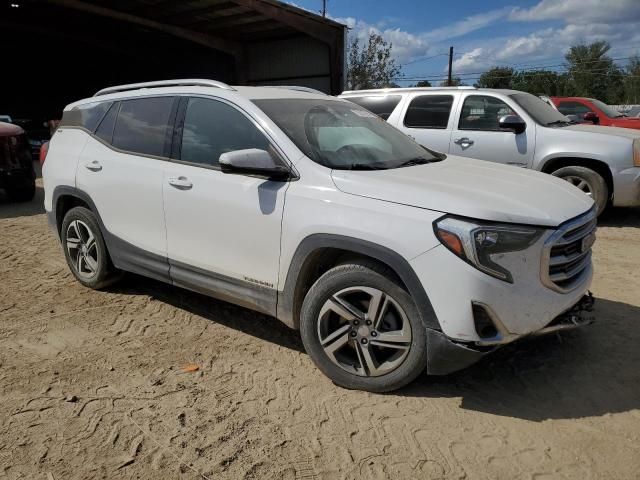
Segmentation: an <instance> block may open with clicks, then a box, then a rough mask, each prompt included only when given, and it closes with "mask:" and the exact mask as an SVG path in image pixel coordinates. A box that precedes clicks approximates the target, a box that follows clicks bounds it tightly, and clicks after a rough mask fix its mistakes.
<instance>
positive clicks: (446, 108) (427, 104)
mask: <svg viewBox="0 0 640 480" xmlns="http://www.w3.org/2000/svg"><path fill="white" fill-rule="evenodd" d="M452 104H453V95H422V96H420V97H415V98H414V99H413V100H411V103H410V104H409V108H407V113H406V114H405V116H404V126H405V127H411V128H447V124H448V123H449V114H450V113H451V105H452Z"/></svg>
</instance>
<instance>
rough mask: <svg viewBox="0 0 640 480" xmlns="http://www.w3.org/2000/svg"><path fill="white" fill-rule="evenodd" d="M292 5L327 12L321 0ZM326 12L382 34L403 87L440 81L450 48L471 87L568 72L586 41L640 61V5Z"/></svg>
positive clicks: (377, 3)
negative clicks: (510, 75)
mask: <svg viewBox="0 0 640 480" xmlns="http://www.w3.org/2000/svg"><path fill="white" fill-rule="evenodd" d="M289 3H292V4H294V5H297V6H299V7H301V8H305V9H307V10H311V11H316V12H318V11H319V10H320V9H321V7H322V0H292V1H289ZM327 13H328V15H329V16H330V17H331V18H333V19H335V20H337V21H339V22H341V23H344V24H346V25H348V26H349V27H350V35H358V36H359V37H361V38H363V39H364V38H366V37H367V36H368V33H369V32H370V31H375V32H377V33H380V34H381V35H382V36H383V37H384V38H385V39H386V40H387V41H390V42H391V43H392V44H393V54H394V56H395V57H396V59H397V61H398V63H400V64H402V65H403V68H402V75H403V77H405V78H407V79H408V80H406V81H399V82H398V83H400V84H401V85H406V84H409V83H415V81H416V80H417V79H419V78H428V79H430V80H432V81H435V82H438V81H439V80H440V79H441V77H443V76H444V75H445V73H446V68H447V56H446V55H445V54H446V53H447V52H448V49H449V46H450V45H452V46H453V47H454V52H455V56H454V75H455V74H459V75H460V76H461V77H462V78H463V79H464V80H465V81H466V82H467V83H473V82H474V81H476V80H477V77H478V75H479V73H480V72H483V71H485V70H487V69H488V68H490V67H492V66H494V65H505V66H513V67H514V68H524V69H539V68H542V67H547V68H549V69H552V70H558V71H561V70H562V69H563V67H562V66H561V65H562V63H563V61H564V58H563V57H564V54H565V53H566V51H567V50H568V48H569V47H570V46H571V45H574V44H576V43H581V42H592V41H595V40H607V41H608V42H609V43H610V44H611V46H612V49H611V52H610V55H611V56H612V57H614V58H619V59H620V60H618V63H620V64H624V63H625V62H626V58H628V57H630V56H631V55H634V54H640V0H512V1H508V0H483V1H480V0H476V1H471V0H448V1H447V0H436V1H428V0H328V2H327ZM425 57H434V58H425ZM432 83H433V82H432Z"/></svg>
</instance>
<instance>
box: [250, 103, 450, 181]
mask: <svg viewBox="0 0 640 480" xmlns="http://www.w3.org/2000/svg"><path fill="white" fill-rule="evenodd" d="M253 103H255V104H256V105H257V106H258V107H259V108H260V109H261V110H263V111H264V112H265V113H266V114H267V115H268V116H269V118H271V120H273V121H274V122H275V124H276V125H278V127H280V129H281V130H282V131H283V132H284V133H286V134H287V136H288V137H289V138H290V139H291V140H292V141H293V143H295V144H296V146H297V147H298V148H299V149H300V150H302V151H303V152H304V153H305V155H307V156H308V157H309V158H310V159H312V160H313V161H315V162H316V163H319V164H321V165H324V166H326V167H329V168H334V169H341V170H357V169H360V170H365V169H366V170H377V169H387V168H397V167H401V166H409V165H415V164H419V163H428V162H434V161H438V160H442V159H443V158H444V156H443V155H439V154H436V153H434V152H431V151H430V150H427V149H426V148H424V147H421V146H420V145H418V144H417V143H415V142H414V141H413V140H411V139H410V138H409V137H407V136H405V135H404V134H403V133H402V132H400V131H399V130H397V129H396V128H394V127H392V126H391V125H389V124H388V123H387V122H385V121H384V120H382V119H381V118H379V117H378V116H377V115H375V114H373V113H371V112H369V111H368V110H365V109H364V108H362V107H360V106H358V105H355V104H353V103H350V102H346V101H341V100H316V99H268V100H254V101H253Z"/></svg>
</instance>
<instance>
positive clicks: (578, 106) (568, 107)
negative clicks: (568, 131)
mask: <svg viewBox="0 0 640 480" xmlns="http://www.w3.org/2000/svg"><path fill="white" fill-rule="evenodd" d="M558 111H559V112H560V113H561V114H563V115H583V114H585V113H587V112H590V111H591V110H590V109H589V107H587V106H586V105H583V104H582V103H580V102H560V105H559V106H558Z"/></svg>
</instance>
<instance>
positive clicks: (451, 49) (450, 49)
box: [447, 47, 453, 87]
mask: <svg viewBox="0 0 640 480" xmlns="http://www.w3.org/2000/svg"><path fill="white" fill-rule="evenodd" d="M452 65H453V47H449V78H448V80H447V86H449V87H450V86H451V84H452V83H453V82H452V80H451V66H452Z"/></svg>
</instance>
